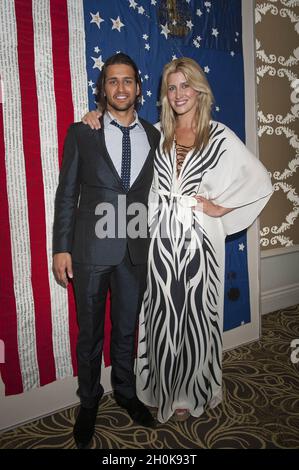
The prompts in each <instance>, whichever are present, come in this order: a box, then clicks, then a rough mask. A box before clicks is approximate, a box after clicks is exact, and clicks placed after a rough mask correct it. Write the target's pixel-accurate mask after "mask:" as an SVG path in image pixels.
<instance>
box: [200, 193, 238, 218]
mask: <svg viewBox="0 0 299 470" xmlns="http://www.w3.org/2000/svg"><path fill="white" fill-rule="evenodd" d="M195 199H197V201H198V205H197V206H195V209H196V210H201V211H203V213H204V214H207V215H209V216H210V217H222V216H223V215H224V214H227V213H228V212H231V211H233V210H234V208H228V207H222V206H218V205H217V204H214V203H213V202H212V201H210V200H209V199H206V198H204V197H202V196H195Z"/></svg>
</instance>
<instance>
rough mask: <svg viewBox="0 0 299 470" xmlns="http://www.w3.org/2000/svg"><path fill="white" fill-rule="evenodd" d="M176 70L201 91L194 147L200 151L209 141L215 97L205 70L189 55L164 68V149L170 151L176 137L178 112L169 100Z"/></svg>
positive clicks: (196, 117) (162, 90)
mask: <svg viewBox="0 0 299 470" xmlns="http://www.w3.org/2000/svg"><path fill="white" fill-rule="evenodd" d="M176 72H181V73H182V74H183V75H184V76H185V78H186V82H187V83H188V85H190V87H191V88H193V89H194V90H196V91H198V92H199V93H198V101H197V108H196V112H195V117H194V127H195V128H196V135H195V142H194V148H195V150H196V151H198V150H200V149H204V148H205V147H206V146H207V144H208V142H209V133H210V119H211V108H212V104H213V102H214V97H213V93H212V90H211V88H210V85H209V83H208V81H207V79H206V76H205V73H204V71H203V70H202V68H201V67H200V66H199V65H198V64H197V62H195V61H194V60H193V59H189V58H188V57H180V58H179V59H175V60H173V61H172V62H170V63H169V64H166V65H165V67H164V69H163V75H162V86H161V105H162V112H161V127H162V131H163V134H164V136H165V140H164V144H163V149H164V151H165V152H167V153H169V152H170V150H171V147H172V144H173V141H174V138H175V127H176V114H175V112H174V111H173V109H172V107H171V106H170V103H169V101H168V97H167V90H168V83H167V82H168V76H169V74H171V73H176Z"/></svg>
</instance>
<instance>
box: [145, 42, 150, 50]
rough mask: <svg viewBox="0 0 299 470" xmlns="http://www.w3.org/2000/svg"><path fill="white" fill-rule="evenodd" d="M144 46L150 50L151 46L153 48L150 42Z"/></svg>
mask: <svg viewBox="0 0 299 470" xmlns="http://www.w3.org/2000/svg"><path fill="white" fill-rule="evenodd" d="M144 48H145V49H146V50H147V51H149V50H150V48H151V46H150V45H149V44H147V43H146V45H145V46H144Z"/></svg>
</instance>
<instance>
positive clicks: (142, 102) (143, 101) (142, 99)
mask: <svg viewBox="0 0 299 470" xmlns="http://www.w3.org/2000/svg"><path fill="white" fill-rule="evenodd" d="M140 102H141V106H143V105H144V103H145V99H144V98H143V95H142V96H141V100H140Z"/></svg>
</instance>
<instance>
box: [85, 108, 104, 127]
mask: <svg viewBox="0 0 299 470" xmlns="http://www.w3.org/2000/svg"><path fill="white" fill-rule="evenodd" d="M101 116H102V113H101V112H100V111H89V113H86V114H85V116H83V118H82V122H83V123H84V124H88V125H89V127H91V129H101V123H100V121H99V119H100V117H101Z"/></svg>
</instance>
